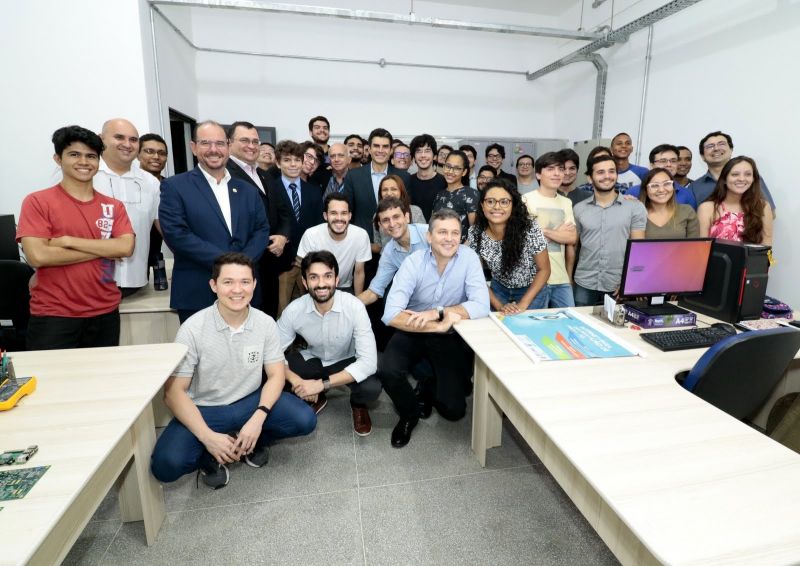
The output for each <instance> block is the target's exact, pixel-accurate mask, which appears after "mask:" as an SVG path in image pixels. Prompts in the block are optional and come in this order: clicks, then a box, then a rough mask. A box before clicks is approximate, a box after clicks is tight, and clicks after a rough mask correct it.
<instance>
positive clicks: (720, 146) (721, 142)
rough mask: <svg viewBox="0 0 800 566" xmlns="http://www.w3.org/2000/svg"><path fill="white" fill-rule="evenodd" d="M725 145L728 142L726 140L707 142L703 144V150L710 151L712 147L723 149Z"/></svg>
mask: <svg viewBox="0 0 800 566" xmlns="http://www.w3.org/2000/svg"><path fill="white" fill-rule="evenodd" d="M726 147H728V142H726V141H720V142H717V143H707V144H705V145H704V146H703V151H711V150H712V149H725V148H726Z"/></svg>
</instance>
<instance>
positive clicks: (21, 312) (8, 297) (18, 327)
mask: <svg viewBox="0 0 800 566" xmlns="http://www.w3.org/2000/svg"><path fill="white" fill-rule="evenodd" d="M31 276H33V268H31V266H30V265H28V264H26V263H22V262H21V261H13V260H9V259H3V260H0V320H1V321H4V322H3V323H2V325H0V348H3V349H4V350H12V351H21V350H25V337H26V335H27V332H28V320H29V319H30V317H31V313H30V307H29V303H30V300H31V295H30V292H29V291H28V281H29V280H30V278H31ZM7 321H11V324H10V325H9V323H8V322H7Z"/></svg>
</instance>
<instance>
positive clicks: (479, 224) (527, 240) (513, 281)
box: [467, 179, 550, 314]
mask: <svg viewBox="0 0 800 566" xmlns="http://www.w3.org/2000/svg"><path fill="white" fill-rule="evenodd" d="M467 245H469V247H471V248H472V249H474V250H475V252H476V253H477V254H478V255H479V256H480V257H481V259H482V260H483V261H484V263H485V264H486V266H487V267H488V268H489V271H490V272H491V274H492V283H491V286H490V287H489V301H490V303H491V306H492V309H493V310H496V311H500V312H502V313H503V314H515V313H519V312H523V311H525V310H527V309H528V307H529V306H530V304H531V303H532V302H533V300H534V299H535V298H536V295H537V294H538V293H539V291H541V290H542V288H543V287H544V286H545V285H546V284H547V280H548V278H549V277H550V258H549V256H548V255H547V241H546V240H545V238H544V234H542V229H541V228H540V227H539V224H538V223H537V222H536V219H535V218H531V217H530V216H529V215H528V209H527V207H526V206H525V204H524V203H523V202H522V197H521V196H520V194H519V191H517V190H516V189H515V188H514V187H512V186H511V184H510V183H509V182H508V181H505V180H503V179H495V180H494V181H489V182H488V183H487V184H486V188H485V190H484V191H483V193H482V194H481V206H480V207H479V208H478V212H477V218H476V220H475V225H474V226H472V227H471V228H470V229H469V236H468V237H467Z"/></svg>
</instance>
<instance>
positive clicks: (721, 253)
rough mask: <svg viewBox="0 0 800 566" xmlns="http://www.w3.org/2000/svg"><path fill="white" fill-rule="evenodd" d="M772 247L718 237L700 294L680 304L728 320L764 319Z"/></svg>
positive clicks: (687, 297) (712, 249) (683, 299)
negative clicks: (763, 311) (762, 316)
mask: <svg viewBox="0 0 800 566" xmlns="http://www.w3.org/2000/svg"><path fill="white" fill-rule="evenodd" d="M769 250H770V247H769V246H760V245H752V244H745V243H742V242H732V241H729V240H716V241H715V242H714V245H713V246H712V248H711V258H710V259H709V260H708V270H707V271H706V279H705V283H704V284H703V293H702V294H701V295H691V296H686V297H683V298H681V299H680V300H679V301H678V304H679V305H680V306H682V307H684V308H686V309H690V310H693V311H695V312H699V313H702V314H705V315H708V316H712V317H714V318H716V319H718V320H722V321H725V322H738V321H740V320H755V319H757V318H761V311H762V310H763V307H764V296H765V295H766V293H767V275H768V272H769V256H768V253H769Z"/></svg>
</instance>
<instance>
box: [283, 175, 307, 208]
mask: <svg viewBox="0 0 800 566" xmlns="http://www.w3.org/2000/svg"><path fill="white" fill-rule="evenodd" d="M281 181H283V187H284V188H285V189H286V194H287V195H288V196H289V203H290V204H294V201H292V189H290V188H289V184H290V183H294V184H295V185H297V202H299V203H300V205H301V206H302V205H303V194H302V193H303V192H302V191H301V190H300V177H298V178H297V179H290V178H288V177H284V176H283V175H281Z"/></svg>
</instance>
